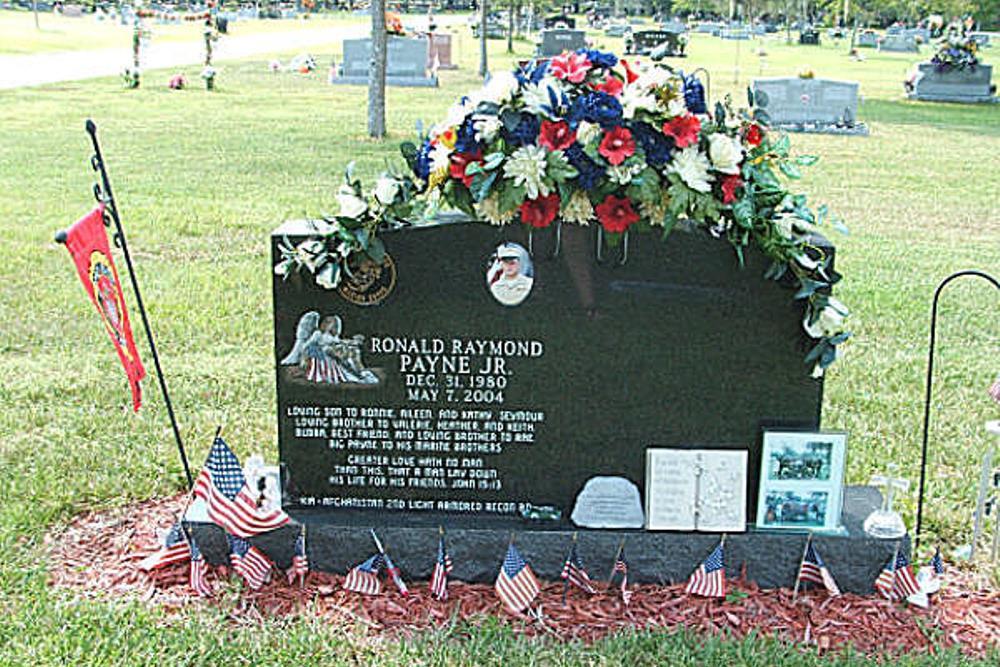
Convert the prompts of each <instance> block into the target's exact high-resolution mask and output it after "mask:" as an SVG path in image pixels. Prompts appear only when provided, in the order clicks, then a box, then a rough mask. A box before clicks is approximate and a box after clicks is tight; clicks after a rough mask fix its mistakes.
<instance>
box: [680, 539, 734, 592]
mask: <svg viewBox="0 0 1000 667" xmlns="http://www.w3.org/2000/svg"><path fill="white" fill-rule="evenodd" d="M685 591H686V592H688V593H690V594H692V595H701V596H702V597H707V598H724V597H726V567H725V565H724V556H723V552H722V542H719V545H718V546H717V547H715V549H714V550H713V551H712V553H710V554H709V555H708V558H706V559H705V560H704V562H702V564H701V565H699V566H698V569H697V570H695V571H694V572H693V573H692V574H691V578H690V579H688V583H687V588H685Z"/></svg>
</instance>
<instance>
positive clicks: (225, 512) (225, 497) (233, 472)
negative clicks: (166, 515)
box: [194, 437, 288, 537]
mask: <svg viewBox="0 0 1000 667" xmlns="http://www.w3.org/2000/svg"><path fill="white" fill-rule="evenodd" d="M194 495H195V496H196V497H198V498H201V499H202V500H204V501H205V503H206V504H207V505H208V516H209V518H210V519H211V520H212V521H214V522H215V523H217V524H218V525H220V526H222V528H224V529H225V531H226V532H227V533H231V534H233V535H235V536H237V537H252V536H254V535H258V534H260V533H264V532H267V531H269V530H274V529H275V528H279V527H281V526H283V525H285V524H286V523H288V515H287V514H285V513H284V512H282V511H281V510H280V509H279V510H272V511H261V510H260V508H259V507H257V500H256V499H255V498H254V494H253V491H252V490H251V489H250V487H249V486H248V485H247V482H246V478H244V477H243V469H242V468H240V462H239V459H237V458H236V455H235V454H233V452H232V450H230V449H229V446H228V445H226V443H225V441H223V439H222V438H218V437H217V438H216V439H215V442H213V443H212V449H211V451H209V453H208V459H207V460H206V461H205V467H204V468H202V470H201V473H200V474H199V475H198V479H197V480H196V481H195V486H194Z"/></svg>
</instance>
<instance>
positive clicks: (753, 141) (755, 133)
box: [744, 123, 764, 146]
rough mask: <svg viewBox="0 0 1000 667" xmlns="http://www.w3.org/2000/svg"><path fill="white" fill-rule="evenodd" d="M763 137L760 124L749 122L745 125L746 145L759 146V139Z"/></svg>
mask: <svg viewBox="0 0 1000 667" xmlns="http://www.w3.org/2000/svg"><path fill="white" fill-rule="evenodd" d="M763 138H764V133H763V132H761V130H760V125H757V124H756V123H751V124H750V125H748V126H747V131H746V134H745V135H744V139H746V142H747V145H748V146H760V142H761V140H762V139H763Z"/></svg>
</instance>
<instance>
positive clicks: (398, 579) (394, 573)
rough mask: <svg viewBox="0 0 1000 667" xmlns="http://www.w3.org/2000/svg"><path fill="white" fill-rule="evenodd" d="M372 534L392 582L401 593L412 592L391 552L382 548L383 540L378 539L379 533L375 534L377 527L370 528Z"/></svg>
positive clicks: (404, 595)
mask: <svg viewBox="0 0 1000 667" xmlns="http://www.w3.org/2000/svg"><path fill="white" fill-rule="evenodd" d="M370 532H371V534H372V539H373V540H375V546H376V547H377V548H378V553H379V555H380V556H381V557H382V563H383V564H384V565H385V571H386V572H387V573H388V574H389V578H390V579H392V583H394V584H396V588H398V589H399V594H400V595H402V596H403V597H406V596H407V595H409V594H410V590H409V589H408V588H407V587H406V582H405V581H403V575H402V573H400V571H399V568H398V567H396V565H395V564H394V563H393V562H392V559H391V558H389V554H387V553H386V552H385V549H383V548H382V540H380V539H378V535H376V534H375V529H374V528H372V529H370Z"/></svg>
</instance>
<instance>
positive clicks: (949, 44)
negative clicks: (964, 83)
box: [931, 29, 979, 72]
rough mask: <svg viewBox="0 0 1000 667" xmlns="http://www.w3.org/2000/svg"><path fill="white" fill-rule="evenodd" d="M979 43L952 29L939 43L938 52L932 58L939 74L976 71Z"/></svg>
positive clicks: (962, 32)
mask: <svg viewBox="0 0 1000 667" xmlns="http://www.w3.org/2000/svg"><path fill="white" fill-rule="evenodd" d="M978 52H979V43H978V42H976V40H974V39H973V38H972V37H970V36H968V35H966V34H965V33H964V31H961V30H958V29H952V30H950V31H949V32H948V34H947V35H946V36H945V37H944V38H942V39H941V41H940V42H938V52H937V53H935V54H934V57H933V58H931V63H932V64H933V65H934V69H935V70H937V71H938V72H949V71H952V70H958V71H962V70H971V71H975V69H976V67H977V66H978V65H979V57H978V55H977V54H978Z"/></svg>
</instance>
